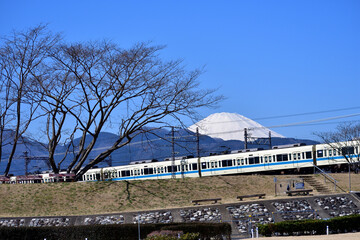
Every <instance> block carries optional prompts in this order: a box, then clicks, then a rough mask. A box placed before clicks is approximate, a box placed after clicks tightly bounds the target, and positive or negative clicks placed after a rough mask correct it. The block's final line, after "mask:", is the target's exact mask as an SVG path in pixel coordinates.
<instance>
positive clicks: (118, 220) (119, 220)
mask: <svg viewBox="0 0 360 240" xmlns="http://www.w3.org/2000/svg"><path fill="white" fill-rule="evenodd" d="M123 223H124V216H123V215H112V216H97V217H87V218H85V219H84V225H94V224H100V225H106V224H123Z"/></svg>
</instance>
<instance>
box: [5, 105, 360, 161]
mask: <svg viewBox="0 0 360 240" xmlns="http://www.w3.org/2000/svg"><path fill="white" fill-rule="evenodd" d="M355 108H360V107H353V108H343V109H336V110H328V111H319V112H317V113H320V112H330V111H340V110H348V109H355ZM312 113H315V112H312ZM308 114H310V113H308ZM297 115H301V114H297ZM284 116H285V115H284ZM287 116H289V115H287ZM355 116H360V113H354V114H347V115H341V116H335V117H329V118H322V119H314V120H309V121H302V122H294V123H287V124H281V125H272V126H263V127H253V128H249V129H250V130H256V129H273V128H283V127H295V126H306V125H315V124H316V125H319V123H322V124H330V123H324V122H326V121H330V120H336V119H343V118H349V117H355ZM227 122H238V121H227ZM343 122H349V121H343ZM343 122H336V123H343ZM217 123H223V122H217ZM333 124H335V122H334V123H333ZM239 132H244V129H238V130H232V131H221V132H212V133H208V134H207V135H213V134H227V133H239ZM193 136H194V135H192V134H189V135H184V136H181V138H185V137H193ZM160 140H165V141H168V142H171V137H163V138H162V137H159V138H155V139H147V140H145V141H138V142H131V143H129V145H130V146H133V145H137V144H144V143H145V142H146V143H150V142H155V141H160ZM108 148H109V146H104V147H98V148H93V149H92V151H101V150H106V149H108ZM74 152H75V153H76V152H77V151H76V150H75V151H74ZM64 154H65V152H61V153H56V154H54V155H56V156H62V155H64ZM38 157H47V155H41V156H38ZM14 159H20V158H19V157H17V158H14ZM2 160H6V159H5V158H3V159H2Z"/></svg>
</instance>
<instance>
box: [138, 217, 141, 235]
mask: <svg viewBox="0 0 360 240" xmlns="http://www.w3.org/2000/svg"><path fill="white" fill-rule="evenodd" d="M138 233H139V240H141V239H140V213H139V214H138Z"/></svg>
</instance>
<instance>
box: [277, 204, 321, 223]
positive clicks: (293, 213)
mask: <svg viewBox="0 0 360 240" xmlns="http://www.w3.org/2000/svg"><path fill="white" fill-rule="evenodd" d="M272 205H273V206H274V207H275V209H276V211H277V212H279V213H280V215H281V217H282V218H283V219H284V220H303V219H319V215H318V214H317V213H316V211H315V210H314V209H312V208H311V206H310V204H309V202H308V201H307V200H292V201H282V202H273V203H272Z"/></svg>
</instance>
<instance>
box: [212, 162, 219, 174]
mask: <svg viewBox="0 0 360 240" xmlns="http://www.w3.org/2000/svg"><path fill="white" fill-rule="evenodd" d="M217 168H218V162H217V161H215V160H211V161H210V171H211V175H213V174H216V172H217V171H216V169H217Z"/></svg>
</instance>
